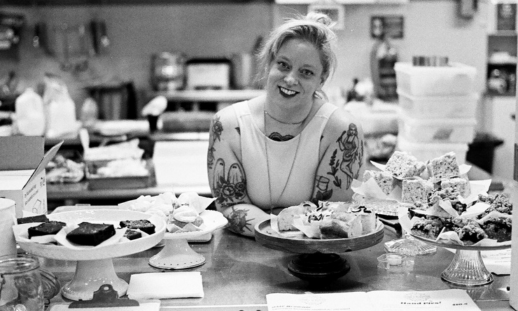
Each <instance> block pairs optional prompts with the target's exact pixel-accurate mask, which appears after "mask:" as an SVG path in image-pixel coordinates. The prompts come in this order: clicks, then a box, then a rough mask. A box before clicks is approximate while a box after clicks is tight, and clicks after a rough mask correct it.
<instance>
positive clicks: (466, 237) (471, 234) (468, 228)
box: [455, 222, 488, 245]
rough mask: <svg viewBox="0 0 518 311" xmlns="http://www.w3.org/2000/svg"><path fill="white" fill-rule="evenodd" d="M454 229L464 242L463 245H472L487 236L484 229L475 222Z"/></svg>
mask: <svg viewBox="0 0 518 311" xmlns="http://www.w3.org/2000/svg"><path fill="white" fill-rule="evenodd" d="M455 231H457V233H458V235H459V239H460V240H461V241H462V242H464V245H473V244H475V243H477V242H480V241H481V240H483V239H486V238H487V237H488V235H487V234H486V233H485V232H484V229H482V228H481V227H480V226H479V225H478V224H477V223H475V222H471V223H469V224H467V225H465V226H463V227H462V228H458V229H456V230H455Z"/></svg>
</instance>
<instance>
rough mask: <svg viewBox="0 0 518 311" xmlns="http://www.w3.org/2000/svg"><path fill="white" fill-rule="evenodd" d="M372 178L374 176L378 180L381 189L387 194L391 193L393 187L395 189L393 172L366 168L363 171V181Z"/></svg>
mask: <svg viewBox="0 0 518 311" xmlns="http://www.w3.org/2000/svg"><path fill="white" fill-rule="evenodd" d="M370 178H374V181H376V183H377V184H378V186H379V187H380V188H381V191H383V193H385V194H386V195H389V194H390V193H391V192H392V189H394V177H393V176H392V173H391V172H387V171H374V170H366V171H365V172H364V173H363V181H364V182H365V181H367V180H369V179H370Z"/></svg>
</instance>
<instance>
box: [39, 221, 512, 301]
mask: <svg viewBox="0 0 518 311" xmlns="http://www.w3.org/2000/svg"><path fill="white" fill-rule="evenodd" d="M384 232H385V234H384V238H383V241H382V242H381V243H379V244H377V245H375V246H372V247H370V248H366V249H362V250H358V251H353V252H348V253H343V254H340V256H341V257H342V258H345V259H346V260H347V262H348V263H349V265H350V267H351V270H350V271H349V272H348V273H347V274H346V275H345V276H343V277H341V278H339V279H337V280H334V281H331V282H328V283H327V284H325V285H319V286H317V285H314V284H312V283H310V282H308V281H304V280H301V279H299V278H297V277H295V276H293V275H292V274H291V273H290V272H289V270H288V268H287V266H288V264H289V263H290V261H291V260H293V259H294V258H296V256H298V255H297V254H293V253H287V252H284V251H279V250H274V249H270V248H268V247H265V246H263V245H260V244H259V243H258V242H256V241H255V240H254V239H250V238H244V237H241V236H237V235H235V234H233V233H230V232H229V231H227V230H225V229H221V230H217V231H215V232H214V233H213V238H212V240H211V241H209V242H205V243H191V244H190V245H191V247H192V249H193V250H194V251H195V252H197V253H198V254H200V255H202V256H204V257H205V259H206V262H205V263H204V264H203V265H201V266H199V267H196V268H191V269H184V270H159V269H156V268H153V267H152V266H150V265H149V259H150V257H151V256H153V255H155V254H157V253H158V252H159V251H160V250H161V248H160V247H155V248H151V249H149V250H146V251H143V252H140V253H136V254H133V255H130V256H124V257H120V258H114V259H113V265H114V268H115V272H116V273H117V275H118V277H120V278H121V279H123V280H125V281H126V282H129V279H130V276H131V275H132V274H135V273H150V272H159V271H163V272H164V273H176V272H178V271H199V272H201V274H202V279H203V289H204V293H205V295H204V298H189V299H187V298H183V299H164V300H161V310H179V309H180V310H181V309H182V308H185V310H191V311H192V310H244V311H247V310H265V311H266V310H267V308H266V295H267V294H270V293H295V294H303V293H337V292H357V291H375V290H392V291H423V290H443V289H452V288H459V287H456V286H454V285H451V284H449V283H447V282H445V281H443V280H442V279H441V276H440V275H441V272H442V271H443V270H444V269H446V268H447V267H448V265H449V264H450V263H451V261H452V259H453V256H454V254H453V253H452V252H451V251H449V250H447V249H444V248H440V247H439V248H438V249H437V252H436V253H435V254H433V255H425V256H417V257H416V258H415V263H414V266H413V267H407V268H404V269H401V270H394V271H391V270H385V269H382V268H378V267H377V257H378V256H380V255H381V254H383V253H385V251H384V243H385V242H387V241H391V240H393V239H397V238H399V237H398V235H397V233H396V231H394V230H392V229H390V228H389V227H386V228H385V230H384ZM42 268H43V269H45V270H47V271H49V272H52V273H53V274H54V275H55V276H57V277H58V279H59V281H60V282H61V284H65V283H66V282H68V281H70V280H71V279H72V278H73V276H74V271H75V268H76V265H75V262H71V261H63V260H54V259H42ZM494 278H495V280H494V282H493V283H491V284H489V285H485V286H480V287H460V288H461V289H465V290H466V291H467V293H468V294H469V295H470V296H471V297H472V298H473V300H474V301H475V302H476V303H477V304H478V305H479V307H480V308H481V309H482V310H512V309H511V307H510V306H509V303H508V299H509V294H508V289H507V287H508V286H509V276H494ZM63 302H65V300H64V298H62V296H61V295H59V294H58V295H57V296H55V297H54V298H53V299H52V303H55V304H59V303H63ZM186 307H187V308H186Z"/></svg>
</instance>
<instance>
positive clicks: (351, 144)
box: [328, 123, 363, 189]
mask: <svg viewBox="0 0 518 311" xmlns="http://www.w3.org/2000/svg"><path fill="white" fill-rule="evenodd" d="M336 143H337V144H338V148H339V149H340V151H342V159H341V161H340V159H337V158H336V155H337V151H338V149H336V150H335V151H334V152H333V155H332V156H331V161H330V163H329V165H330V167H331V171H330V172H328V175H331V176H333V177H334V180H333V184H334V185H335V186H336V187H338V188H342V181H341V180H340V179H339V178H338V177H337V176H336V173H338V171H341V172H342V173H344V174H345V189H349V188H350V187H351V184H352V182H353V179H356V178H358V176H359V174H360V168H361V167H362V165H363V141H361V140H360V139H359V138H358V129H357V127H356V125H355V124H354V123H351V124H349V128H348V129H347V130H346V131H343V132H342V134H341V135H340V137H339V138H338V139H337V140H336ZM338 168H339V170H338Z"/></svg>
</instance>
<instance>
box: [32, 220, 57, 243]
mask: <svg viewBox="0 0 518 311" xmlns="http://www.w3.org/2000/svg"><path fill="white" fill-rule="evenodd" d="M66 225H67V224H66V223H64V222H61V221H48V222H43V223H41V224H39V225H37V226H34V227H29V229H27V232H28V234H29V239H30V238H32V237H35V236H43V235H49V234H57V233H58V232H59V231H60V230H61V229H63V227H65V226H66Z"/></svg>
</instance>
